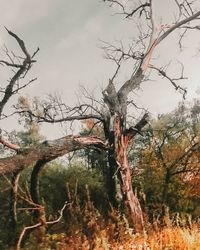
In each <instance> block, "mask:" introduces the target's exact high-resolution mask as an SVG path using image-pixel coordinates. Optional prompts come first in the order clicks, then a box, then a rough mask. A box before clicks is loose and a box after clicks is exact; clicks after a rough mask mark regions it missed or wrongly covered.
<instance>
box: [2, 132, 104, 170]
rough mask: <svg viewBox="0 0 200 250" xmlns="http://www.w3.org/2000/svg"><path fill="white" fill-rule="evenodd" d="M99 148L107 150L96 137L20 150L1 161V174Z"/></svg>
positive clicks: (62, 141) (71, 138) (71, 139)
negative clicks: (73, 152) (39, 162)
mask: <svg viewBox="0 0 200 250" xmlns="http://www.w3.org/2000/svg"><path fill="white" fill-rule="evenodd" d="M90 146H92V147H97V148H101V149H104V150H107V145H106V143H104V141H103V140H101V139H100V138H97V137H95V136H90V137H87V136H73V135H69V136H65V137H62V138H60V139H56V140H52V141H44V142H43V143H41V144H39V145H37V146H33V147H30V148H26V149H20V150H19V152H18V154H17V155H14V156H10V157H5V158H2V159H0V174H6V173H12V172H17V171H20V170H23V169H24V168H26V167H28V166H30V165H33V164H35V163H36V162H37V161H39V160H44V161H51V160H54V159H56V158H57V157H60V156H63V155H65V154H67V153H69V152H72V151H75V150H79V149H83V148H85V147H90Z"/></svg>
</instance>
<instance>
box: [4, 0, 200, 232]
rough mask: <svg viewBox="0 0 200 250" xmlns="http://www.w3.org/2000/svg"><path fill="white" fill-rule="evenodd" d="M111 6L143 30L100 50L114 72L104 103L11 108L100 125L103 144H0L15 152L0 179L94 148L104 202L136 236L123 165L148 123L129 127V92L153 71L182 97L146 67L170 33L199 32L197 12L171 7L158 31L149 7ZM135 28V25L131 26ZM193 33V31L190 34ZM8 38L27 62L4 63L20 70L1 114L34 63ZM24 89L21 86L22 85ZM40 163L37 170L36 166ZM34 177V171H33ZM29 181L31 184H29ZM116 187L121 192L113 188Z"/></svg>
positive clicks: (137, 220)
mask: <svg viewBox="0 0 200 250" xmlns="http://www.w3.org/2000/svg"><path fill="white" fill-rule="evenodd" d="M104 2H107V3H108V4H109V5H111V6H116V7H117V8H118V9H119V13H120V14H122V15H124V16H125V18H129V19H130V20H131V19H135V18H136V19H137V20H138V18H139V19H140V20H142V21H143V22H144V24H145V27H144V29H143V30H142V28H141V27H140V35H138V38H136V39H135V41H133V44H132V45H130V46H128V49H126V48H125V47H124V46H123V43H120V46H115V45H111V44H109V43H105V44H104V49H105V50H106V55H107V57H108V59H111V60H112V61H113V62H114V63H115V64H116V71H115V72H114V74H113V75H112V77H111V78H110V80H109V83H108V85H107V87H106V88H105V89H104V91H103V92H102V95H103V102H102V101H98V100H95V99H94V98H93V97H92V96H91V95H89V93H88V94H87V95H86V98H87V99H88V100H89V101H90V103H89V104H88V103H80V105H77V106H76V107H73V108H71V107H68V106H67V105H66V104H65V103H63V102H62V101H61V100H59V99H58V98H55V97H53V96H51V97H50V99H49V100H41V101H40V100H39V101H38V100H37V101H35V102H33V103H31V104H28V105H27V103H26V100H25V99H23V98H22V99H21V101H20V102H19V104H18V105H16V106H15V108H16V111H15V113H18V114H20V115H21V118H26V119H28V120H29V121H30V122H33V121H34V122H37V123H41V122H46V123H61V122H69V121H74V120H86V119H94V120H95V123H94V126H95V124H102V127H103V130H104V137H103V138H102V139H100V138H97V137H94V136H93V137H92V136H90V135H88V136H81V135H78V136H73V135H68V136H66V137H63V138H60V139H57V140H53V141H45V142H43V143H41V144H40V145H38V146H37V147H30V148H27V149H21V148H20V147H16V146H14V145H11V144H9V143H7V142H4V141H3V143H4V144H5V145H6V146H8V147H10V148H12V149H14V150H16V152H17V154H16V155H14V156H11V157H6V158H3V159H1V160H0V173H9V172H15V171H19V170H22V169H24V168H25V167H27V166H29V165H34V164H36V165H35V166H36V167H37V168H40V166H41V164H42V165H43V164H44V163H46V162H48V161H51V160H53V159H56V158H57V157H59V156H62V155H64V154H66V153H68V152H71V151H75V150H78V149H82V148H85V147H95V148H100V149H101V150H106V151H107V152H108V176H109V181H110V192H109V198H110V200H111V202H112V204H113V205H115V206H118V205H119V204H122V205H123V206H124V207H125V208H127V209H128V211H129V213H128V214H129V215H130V219H131V220H130V221H131V222H132V225H133V226H134V227H135V230H136V231H139V230H141V229H142V228H143V216H142V210H141V207H140V204H139V201H138V199H137V197H136V195H135V194H134V191H133V188H132V177H131V171H130V166H129V163H128V147H129V144H130V142H131V141H132V140H133V139H134V136H135V135H136V134H137V133H140V131H141V130H142V128H143V127H144V126H145V125H146V124H147V123H148V113H147V112H145V113H141V116H140V118H138V119H137V122H136V123H134V124H133V122H132V124H131V123H130V119H129V113H128V111H129V109H128V107H129V105H134V106H135V104H134V102H133V101H132V100H130V98H129V97H131V93H132V91H135V90H137V89H138V88H139V87H140V85H141V83H142V81H144V80H145V76H146V74H147V73H146V72H147V70H148V69H151V70H156V71H157V72H158V73H159V74H160V75H161V76H162V77H165V78H167V79H168V80H169V81H170V82H171V83H172V85H173V86H174V87H175V89H176V90H180V91H181V92H183V94H184V96H185V93H186V90H185V89H184V88H182V87H181V86H180V85H178V84H177V80H179V79H181V78H183V76H182V74H181V77H179V78H177V79H171V78H170V77H169V76H168V75H167V74H166V72H165V71H164V69H163V68H162V67H157V66H155V65H151V64H150V60H151V57H152V55H153V52H154V50H155V49H156V48H157V47H158V46H159V44H160V43H161V42H162V41H163V40H164V39H165V38H167V37H168V36H169V35H170V34H171V33H172V32H175V31H176V30H177V29H184V30H185V29H187V30H192V29H198V26H192V23H193V22H194V23H195V21H196V20H198V18H199V16H200V11H199V10H195V5H194V3H193V2H191V3H190V2H188V1H185V0H184V1H176V0H175V4H176V6H177V8H178V17H177V19H176V21H175V22H174V23H173V24H171V25H161V24H159V25H157V24H156V23H155V20H154V8H153V1H152V0H147V1H128V2H127V4H123V2H124V1H120V0H119V1H116V0H104ZM133 23H136V22H133ZM195 27H196V28H195ZM8 32H9V34H10V35H11V36H12V37H14V38H15V39H16V41H17V42H18V44H19V45H20V48H21V49H22V51H23V53H24V54H25V56H26V59H25V60H24V62H23V64H22V65H20V66H19V65H18V64H15V63H9V62H4V61H2V63H3V64H4V65H6V66H11V67H16V68H19V70H18V71H17V72H16V74H15V75H14V77H13V78H14V79H13V78H12V79H11V80H10V82H9V84H8V85H7V87H6V89H5V91H4V96H3V98H2V101H1V102H0V111H1V112H0V114H1V113H2V110H3V108H4V106H5V104H6V102H7V101H8V99H9V98H10V97H11V96H12V94H14V93H15V92H16V91H18V90H20V88H22V87H18V88H17V90H15V91H14V90H13V86H14V84H15V82H16V81H17V80H20V77H21V75H23V74H26V73H27V71H28V70H29V68H30V66H31V65H32V63H34V61H33V56H35V54H36V52H37V51H36V52H35V53H34V54H33V56H30V55H29V53H28V52H27V50H26V47H25V45H24V42H23V41H22V40H21V39H19V38H18V37H17V36H16V35H15V34H14V33H12V32H10V31H8ZM127 60H129V61H130V63H131V65H132V69H133V70H132V72H131V75H130V77H129V78H128V79H127V80H126V81H125V82H124V83H122V84H121V87H119V88H118V89H117V88H116V78H117V76H118V75H119V73H120V69H121V67H122V65H123V63H124V61H127ZM24 87H25V85H24ZM38 163H41V164H38ZM36 172H37V173H38V172H39V171H36ZM33 179H34V178H33ZM117 186H120V189H118V188H117Z"/></svg>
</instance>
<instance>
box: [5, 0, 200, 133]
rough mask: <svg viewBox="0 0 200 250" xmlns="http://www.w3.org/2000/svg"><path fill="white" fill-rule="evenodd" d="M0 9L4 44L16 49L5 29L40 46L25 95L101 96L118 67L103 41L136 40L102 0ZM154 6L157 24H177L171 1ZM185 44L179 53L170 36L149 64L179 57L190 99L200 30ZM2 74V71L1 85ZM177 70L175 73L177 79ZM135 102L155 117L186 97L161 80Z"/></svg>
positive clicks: (22, 0) (12, 0)
mask: <svg viewBox="0 0 200 250" xmlns="http://www.w3.org/2000/svg"><path fill="white" fill-rule="evenodd" d="M0 6H1V8H0V23H1V26H0V43H1V44H3V43H5V44H7V45H8V47H11V48H13V49H14V48H15V44H14V43H13V42H12V41H11V40H12V39H11V38H10V37H9V36H8V34H7V33H6V31H5V30H4V26H6V27H7V28H8V29H10V30H12V31H13V32H15V33H16V34H18V35H19V36H20V37H21V38H22V39H23V40H24V41H25V43H26V45H27V47H28V48H29V50H31V51H32V52H33V51H34V50H35V49H36V48H37V47H38V46H39V47H40V52H39V54H38V56H37V60H38V62H37V63H36V64H35V66H34V68H33V69H32V72H31V76H33V77H35V76H36V77H38V80H37V82H35V83H33V84H32V85H31V86H30V87H28V88H26V89H25V90H24V91H23V94H26V93H27V94H29V96H34V95H37V96H43V95H45V94H48V93H54V92H57V93H61V94H62V95H63V97H64V99H66V102H67V103H68V104H73V103H74V102H75V100H76V94H75V93H77V92H78V90H79V85H84V86H86V87H87V88H88V89H90V90H93V89H96V90H97V91H96V92H95V93H97V95H98V96H100V93H101V90H102V88H104V87H105V86H106V85H107V83H108V79H109V77H112V74H113V70H114V65H113V64H112V63H111V62H109V61H106V60H105V59H104V58H103V52H102V50H101V49H100V48H99V47H100V41H99V40H100V39H101V40H104V41H108V42H112V41H113V40H116V39H117V40H123V39H131V38H132V37H133V36H134V24H133V23H131V22H128V21H126V20H124V19H123V18H122V16H120V15H115V16H113V15H112V14H113V12H112V10H111V9H110V8H108V6H106V5H105V4H104V3H103V2H102V1H101V0H79V1H78V0H73V1H71V0H34V1H33V0H0ZM155 6H156V11H157V13H159V15H158V16H157V20H159V21H160V20H162V23H164V24H165V23H169V22H170V21H171V20H173V15H174V14H175V13H176V8H175V6H174V5H173V4H172V0H155ZM183 45H184V46H185V49H184V51H183V52H179V50H178V49H177V42H176V41H175V36H173V35H172V36H170V37H169V38H167V39H166V40H165V41H164V42H163V43H162V44H161V46H159V48H158V49H157V50H156V52H155V55H154V58H153V60H152V62H151V63H155V65H156V66H158V67H159V66H162V64H163V65H164V64H166V63H168V62H169V61H170V60H174V59H176V58H177V59H178V60H181V61H182V62H183V63H184V65H185V75H186V76H187V77H188V80H187V81H184V82H180V84H182V85H183V86H185V87H187V88H188V97H187V98H188V99H191V98H194V97H198V95H197V91H196V90H197V89H198V88H199V85H200V80H199V79H200V77H199V65H200V57H199V55H198V56H195V55H196V53H197V51H198V48H200V31H199V33H198V32H194V31H192V32H191V33H190V35H188V36H187V37H186V40H185V41H184V42H183ZM158 62H159V63H158ZM3 70H4V69H3V68H1V76H0V80H1V81H3V79H4V78H3V76H4V73H3ZM175 71H176V70H175V69H172V74H173V75H174V74H175ZM4 77H5V76H4ZM126 77H129V75H128V72H127V73H126V71H124V72H123V73H122V75H121V78H120V79H121V80H125V79H127V78H126ZM122 83H123V82H122ZM119 84H120V82H119ZM98 93H99V94H98ZM135 98H136V99H137V102H138V103H139V104H140V105H141V106H143V107H145V108H148V110H149V111H150V112H151V113H152V114H154V115H155V114H157V113H163V112H167V111H170V110H172V109H173V108H174V107H175V106H176V105H177V103H178V101H180V100H181V99H182V96H181V95H180V94H178V93H175V90H174V89H173V87H172V86H171V85H170V83H168V82H166V81H161V80H158V81H153V82H145V83H143V84H142V86H141V90H139V91H138V93H137V95H135ZM11 125H13V126H12V129H15V128H16V126H17V123H16V125H15V126H14V124H8V128H10V129H11ZM54 133H55V134H56V133H57V132H54ZM51 137H54V136H51Z"/></svg>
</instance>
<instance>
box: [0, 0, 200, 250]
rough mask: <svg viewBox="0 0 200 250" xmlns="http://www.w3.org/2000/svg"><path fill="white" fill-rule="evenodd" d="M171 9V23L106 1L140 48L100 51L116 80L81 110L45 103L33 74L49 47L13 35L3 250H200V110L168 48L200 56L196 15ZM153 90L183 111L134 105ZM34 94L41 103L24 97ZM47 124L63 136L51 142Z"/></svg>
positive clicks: (1, 173) (6, 88)
mask: <svg viewBox="0 0 200 250" xmlns="http://www.w3.org/2000/svg"><path fill="white" fill-rule="evenodd" d="M171 2H173V3H172V6H173V8H172V10H169V11H171V12H173V13H174V18H173V20H172V21H171V23H167V24H166V23H162V19H159V18H157V15H158V14H159V13H157V12H159V9H158V6H157V5H158V3H157V2H156V1H154V0H145V1H142V0H140V1H139V0H138V1H135V0H134V1H133V0H130V1H123V0H103V1H101V5H106V7H107V8H108V9H109V10H110V11H111V13H112V15H117V16H119V18H120V22H129V23H131V25H132V27H133V28H132V32H133V34H131V38H132V39H131V41H130V40H129V41H128V42H127V40H125V41H122V40H115V41H112V42H110V41H109V42H108V41H101V49H102V50H103V53H104V57H105V60H108V61H110V62H111V63H112V64H113V72H110V77H109V78H108V79H107V82H105V83H104V84H103V89H101V87H100V86H99V92H100V97H98V96H96V95H93V93H92V92H91V91H90V90H89V89H88V88H87V86H84V87H82V92H81V93H80V96H79V98H78V101H77V103H76V104H75V105H69V104H68V103H67V102H66V100H65V98H62V96H60V95H58V94H57V93H51V94H46V95H43V96H42V93H40V86H39V84H38V83H37V82H38V79H37V77H36V76H35V77H32V75H31V71H32V68H34V67H35V65H37V63H38V60H39V59H38V57H39V54H40V53H41V49H40V48H39V47H38V48H37V47H36V48H35V49H33V50H32V49H30V48H29V46H28V45H27V44H29V41H27V40H25V39H24V38H23V34H19V33H18V32H17V31H15V30H11V29H10V28H9V27H5V29H4V32H5V33H6V36H7V37H8V38H9V40H12V42H14V43H13V47H12V48H10V47H8V46H7V45H4V46H3V47H2V53H1V58H0V67H1V72H2V76H3V78H2V79H1V80H3V81H2V82H1V86H0V121H1V128H0V153H1V157H0V187H1V191H0V200H1V202H0V218H1V223H0V249H2V250H4V249H6V250H7V249H8V250H9V249H16V250H20V249H33V250H34V249H42V250H43V249H44V250H45V249H46V250H48V249H56V250H57V249H58V250H62V249H63V250H65V249H66V250H67V249H74V250H76V249H83V250H90V249H91V250H92V249H94V250H101V249H102V250H103V249H105V250H108V249H113V250H115V249H116V250H118V249H119V250H123V249H124V250H126V249H127V250H128V249H138V250H140V249H146V250H158V249H166V250H167V249H180V250H184V249H191V250H192V249H193V250H196V249H200V197H199V192H200V165H199V164H200V159H199V157H200V100H199V99H198V98H194V97H193V98H192V99H191V98H190V99H189V98H188V97H187V94H188V87H186V86H185V85H184V83H185V81H188V82H189V85H188V86H192V82H190V81H191V79H190V77H191V76H190V75H189V74H188V75H187V73H188V72H189V71H188V70H187V65H185V64H184V63H183V62H181V61H179V60H178V59H177V58H175V57H174V54H173V51H171V50H170V49H169V46H168V44H170V46H173V47H177V50H178V51H179V53H180V54H181V53H182V52H183V51H184V50H186V49H187V48H186V46H185V44H187V43H188V44H189V45H188V46H189V48H192V49H194V48H196V49H197V51H198V52H197V55H196V56H197V57H198V53H199V48H198V46H199V44H198V43H199V40H198V39H199V37H200V36H199V34H198V33H199V30H200V25H199V21H200V5H199V1H198V0H197V1H195V0H194V1H188V0H173V1H171ZM192 37H195V38H196V39H195V40H193V41H191V39H192ZM170 39H171V40H170ZM169 41H170V42H169ZM163 44H164V46H168V50H169V51H167V53H168V54H170V53H171V54H170V58H171V60H170V62H164V61H162V56H163V55H162V52H163V53H164V50H163V49H161V50H159V48H160V46H163ZM171 44H172V45H171ZM38 46H39V45H38ZM188 51H190V50H188ZM165 53H166V49H165ZM190 56H191V57H192V56H193V55H190ZM55 64H56V65H58V64H59V62H56V61H55ZM194 67H197V68H198V65H194ZM91 73H92V71H91ZM65 77H66V82H67V81H68V79H67V75H66V76H65ZM4 78H5V79H4ZM124 79H125V80H124ZM58 81H59V79H58ZM149 82H159V84H160V85H162V84H163V86H164V85H166V84H168V85H170V87H171V88H172V89H173V90H174V94H177V93H178V95H179V97H181V101H178V102H177V103H176V107H175V108H173V109H172V110H171V111H170V112H167V113H166V112H163V113H159V114H157V115H156V116H155V115H152V114H151V112H150V111H149V110H148V106H147V107H144V106H140V105H139V104H138V103H137V101H136V95H138V96H139V92H140V89H141V86H144V91H145V86H147V85H148V84H149ZM33 84H36V85H37V84H38V95H37V96H34V95H33V96H30V95H27V94H26V91H27V92H28V89H29V88H30V86H32V85H33ZM40 84H42V83H41V82H40ZM68 84H69V86H68V87H70V83H68ZM153 84H154V83H153ZM151 86H153V85H151ZM156 86H157V85H156V84H155V88H156ZM147 91H148V90H147ZM164 95H165V93H163V96H164ZM156 98H157V99H158V100H159V99H162V96H157V97H156ZM153 101H154V100H152V102H153ZM167 105H169V106H170V103H167ZM5 124H7V125H8V124H9V126H8V127H10V125H11V126H12V130H9V129H7V127H6V125H5ZM49 124H51V125H52V126H54V125H55V126H57V125H60V126H61V127H62V128H63V127H64V128H66V131H67V132H66V133H65V135H64V136H62V137H60V138H55V139H49V138H48V136H46V135H43V134H42V132H41V128H42V127H45V126H47V125H49ZM19 127H20V129H19ZM46 128H47V129H48V127H46ZM69 131H71V133H69ZM49 134H50V131H49Z"/></svg>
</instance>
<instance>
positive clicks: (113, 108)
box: [103, 70, 147, 231]
mask: <svg viewBox="0 0 200 250" xmlns="http://www.w3.org/2000/svg"><path fill="white" fill-rule="evenodd" d="M141 73H142V71H140V70H139V72H138V75H136V80H138V81H141V78H142V77H143V76H142V74H141ZM127 91H128V92H127ZM128 93H129V85H128V83H125V86H124V85H123V87H122V88H121V89H120V90H119V91H118V92H116V89H115V87H114V84H113V83H112V81H109V84H108V86H107V88H106V89H105V90H104V91H103V96H104V101H105V103H106V104H107V107H108V109H109V111H108V112H106V115H105V120H106V121H107V124H106V126H104V131H105V130H106V129H107V132H106V133H105V134H106V135H107V136H106V137H107V139H108V142H109V152H108V154H109V155H108V159H109V181H110V183H109V184H110V190H109V198H110V201H111V202H112V204H113V205H114V206H115V207H117V206H118V205H119V204H121V206H123V207H125V209H126V211H128V215H129V218H130V222H131V224H132V226H133V227H134V228H135V231H141V230H142V229H143V226H144V223H143V215H142V209H141V207H140V203H139V201H138V198H137V197H136V196H135V194H134V192H133V188H132V177H131V171H130V167H129V163H128V146H129V142H130V141H131V140H132V139H133V137H134V135H135V134H136V133H137V132H138V131H140V130H141V129H142V128H143V127H144V126H145V125H146V123H147V114H145V116H144V117H143V118H142V119H141V121H140V122H139V123H138V124H136V125H135V127H133V128H132V127H131V128H129V129H126V119H127V118H126V112H127V94H128ZM118 185H120V189H119V188H118Z"/></svg>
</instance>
